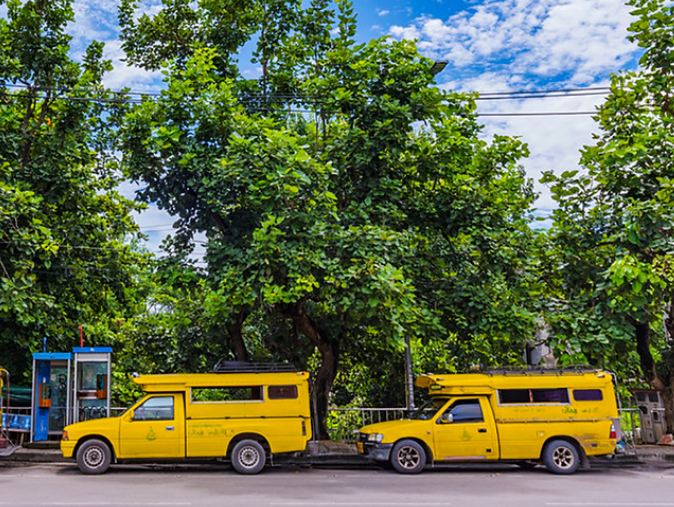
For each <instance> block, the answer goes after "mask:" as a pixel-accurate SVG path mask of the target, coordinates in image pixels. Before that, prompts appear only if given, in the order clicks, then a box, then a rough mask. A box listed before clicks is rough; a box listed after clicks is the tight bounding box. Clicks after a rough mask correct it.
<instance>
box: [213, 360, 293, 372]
mask: <svg viewBox="0 0 674 507" xmlns="http://www.w3.org/2000/svg"><path fill="white" fill-rule="evenodd" d="M296 371H298V370H297V368H296V367H295V365H293V364H290V363H253V362H248V361H218V362H217V363H216V365H215V366H214V367H213V373H268V372H296Z"/></svg>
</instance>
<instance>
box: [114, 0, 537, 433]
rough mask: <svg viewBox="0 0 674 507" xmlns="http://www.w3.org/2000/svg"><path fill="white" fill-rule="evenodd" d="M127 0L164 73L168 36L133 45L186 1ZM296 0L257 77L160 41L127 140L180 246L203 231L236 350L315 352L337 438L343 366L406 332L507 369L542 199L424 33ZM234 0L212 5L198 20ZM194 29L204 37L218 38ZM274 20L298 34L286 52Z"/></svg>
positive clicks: (522, 318) (319, 389) (215, 310)
mask: <svg viewBox="0 0 674 507" xmlns="http://www.w3.org/2000/svg"><path fill="white" fill-rule="evenodd" d="M124 5H125V6H126V7H125V9H127V10H126V11H124V13H123V16H122V18H121V22H122V25H123V27H124V30H125V32H124V33H125V36H126V37H127V42H126V46H125V47H126V49H127V51H128V52H129V55H130V58H132V59H134V61H136V62H139V63H141V64H143V65H145V66H146V67H147V68H154V67H156V66H157V65H158V64H159V60H157V59H155V56H156V51H155V49H153V48H158V47H159V46H160V44H159V42H157V43H156V44H155V43H154V42H152V44H150V43H149V42H148V43H147V44H143V45H141V44H138V43H137V42H138V41H141V40H142V41H146V42H147V41H150V40H151V41H162V40H164V39H163V38H162V37H169V38H173V37H174V35H173V34H172V33H168V32H163V35H162V36H161V37H158V36H157V35H156V33H155V31H154V28H152V27H157V26H160V24H161V23H164V22H168V21H167V20H169V17H170V16H172V12H173V9H174V8H176V5H183V3H182V2H174V1H168V0H167V1H166V2H165V3H164V9H163V10H162V11H160V12H159V13H158V14H157V15H156V16H154V17H152V18H150V17H147V16H146V17H143V18H141V21H139V22H138V23H136V22H132V21H131V19H132V18H133V16H132V12H133V9H131V7H130V6H132V4H131V3H129V2H125V3H124ZM279 5H281V4H279ZM284 5H285V7H284V9H285V10H284V11H283V12H284V13H285V14H284V15H282V16H281V15H279V16H278V17H269V16H264V17H263V18H262V19H260V20H259V25H257V27H256V29H257V32H256V34H257V35H256V37H257V39H254V40H256V42H257V50H256V52H255V58H256V59H257V60H258V61H259V62H260V63H262V64H263V74H262V76H261V79H260V80H259V81H247V80H244V79H241V78H239V77H238V74H237V73H236V72H234V71H232V70H231V69H230V65H229V63H231V62H233V61H234V60H233V59H232V57H231V55H232V52H233V50H232V48H231V47H228V48H226V49H225V48H224V47H223V46H221V45H218V44H205V43H204V44H201V42H195V43H194V44H191V45H190V46H189V48H188V49H189V51H186V52H185V51H183V50H184V49H185V47H181V48H176V49H175V50H171V49H170V47H169V45H168V44H164V45H163V48H164V49H165V50H166V51H165V52H164V53H162V56H161V58H160V59H162V58H163V59H164V60H165V61H166V64H164V72H165V74H166V90H165V91H164V92H162V94H161V97H160V98H158V99H157V100H156V101H147V102H145V103H143V104H141V105H139V106H138V107H136V108H134V109H133V110H132V111H131V112H130V113H129V115H128V117H127V120H126V122H125V126H124V130H123V145H122V150H123V152H124V153H125V170H126V173H127V175H128V176H129V177H130V178H132V179H134V180H139V181H143V182H144V184H145V188H146V190H145V191H144V193H143V197H144V198H145V199H146V200H148V201H150V200H151V201H155V202H157V203H158V204H159V205H160V206H161V207H163V208H165V209H167V210H168V211H169V212H171V213H172V214H174V215H176V217H177V218H178V221H177V226H178V228H179V232H178V234H177V236H176V239H175V246H176V247H177V248H178V249H182V250H183V251H189V249H190V248H191V246H190V245H191V242H192V238H193V235H194V234H196V233H197V232H201V233H205V234H206V236H207V238H208V243H207V255H206V261H207V262H208V272H207V274H206V286H205V287H204V290H205V291H206V290H210V291H211V292H210V295H207V296H206V300H207V301H208V312H209V315H211V316H213V317H214V319H215V320H219V321H220V323H221V325H222V326H223V327H225V328H226V329H227V331H228V334H229V338H230V340H231V343H232V345H233V348H234V349H235V351H236V355H237V357H238V358H240V359H243V358H246V357H249V355H250V354H249V351H248V348H249V345H250V344H251V343H252V342H253V341H255V338H254V337H245V336H244V333H243V331H244V330H248V331H253V332H256V333H261V334H258V336H260V337H261V339H262V340H263V341H264V342H265V343H266V345H267V346H268V349H269V351H270V352H271V353H272V355H275V356H276V357H285V358H287V359H289V360H292V361H294V362H296V363H297V364H298V365H299V366H302V367H310V366H312V365H313V364H314V363H313V362H312V360H311V357H312V355H313V353H314V351H315V350H317V351H318V354H319V356H320V360H319V361H318V364H316V372H315V373H316V374H315V378H314V380H315V393H316V395H317V399H318V410H319V412H320V413H321V419H322V424H323V426H322V431H323V432H324V430H325V426H324V423H325V410H326V409H327V400H328V395H329V393H330V392H331V390H332V386H333V381H334V379H335V375H336V374H337V372H338V371H339V364H340V359H341V358H345V360H347V359H348V360H349V361H355V362H357V363H358V364H359V365H362V366H359V367H360V368H372V367H374V365H376V364H377V363H381V364H390V361H389V360H382V358H384V357H388V356H390V355H391V352H392V351H400V350H401V349H402V347H403V346H404V341H405V337H406V336H409V337H411V338H413V339H415V340H422V341H423V342H432V341H436V340H437V343H438V345H437V347H438V348H443V347H444V348H446V350H448V351H450V352H448V356H453V357H455V358H456V357H457V356H460V358H459V361H460V363H461V364H457V365H456V367H457V368H458V367H461V366H464V365H465V364H467V363H468V364H469V363H470V362H473V360H474V359H475V357H476V354H474V353H473V352H474V351H481V352H480V353H479V354H478V355H479V360H480V361H494V360H496V361H499V362H504V359H503V358H506V359H505V362H509V361H512V355H513V350H517V346H515V347H514V346H513V343H518V342H519V343H523V340H524V338H525V337H528V336H529V335H530V334H531V329H532V328H533V325H532V323H533V322H534V313H533V312H532V310H531V308H529V306H528V301H529V293H528V290H529V289H528V288H529V286H530V284H531V273H530V266H529V265H528V261H527V259H528V258H529V255H528V248H529V246H530V245H531V242H532V232H531V230H530V229H529V227H528V224H529V220H530V219H529V216H528V209H529V206H530V205H531V202H532V199H533V193H532V191H531V186H530V183H529V182H528V181H527V180H526V178H525V177H524V174H523V171H522V169H521V168H520V167H519V166H518V165H517V163H518V160H519V159H520V158H521V157H523V156H526V155H527V150H526V147H525V146H524V145H523V144H522V143H521V142H520V141H519V140H517V139H513V138H507V137H497V138H495V139H494V140H493V141H492V142H491V143H487V142H486V141H484V140H482V139H481V138H480V126H479V125H478V124H477V121H476V114H475V104H474V98H473V97H471V96H467V95H460V94H454V93H445V92H441V91H439V90H438V89H437V88H435V87H433V86H432V85H433V77H432V75H431V73H430V70H429V69H430V66H431V62H430V61H428V60H427V59H425V58H423V57H421V56H420V55H419V54H418V52H417V49H416V47H415V46H414V44H412V43H410V42H407V41H403V42H392V41H390V40H386V39H379V40H373V41H370V42H369V43H367V44H363V45H356V44H355V43H354V41H353V40H352V36H353V34H354V33H355V19H354V17H353V12H352V8H351V5H350V4H349V3H348V2H345V1H340V2H338V3H337V11H336V12H333V11H331V10H330V8H329V6H328V3H327V2H324V1H322V0H316V1H314V2H310V3H309V4H308V5H306V6H305V7H304V8H300V7H299V6H298V5H296V4H294V3H286V4H284ZM224 6H229V3H228V2H219V1H214V2H209V3H208V4H201V5H200V6H198V7H196V8H195V13H194V14H193V16H194V17H195V19H206V18H208V17H209V16H213V15H214V13H216V12H219V9H222V8H224ZM256 8H258V9H259V8H262V7H260V6H257V7H256V5H255V4H250V7H249V9H250V12H252V11H254V10H255V9H256ZM247 9H248V7H247ZM246 12H249V11H246ZM171 19H173V18H171ZM174 21H175V20H174ZM172 26H173V25H172ZM200 26H201V25H200ZM181 28H185V25H181ZM336 28H339V30H335V29H336ZM186 30H187V33H189V34H190V35H189V37H186V36H184V35H181V39H183V40H190V41H205V40H209V37H212V36H213V33H214V32H213V31H212V27H210V26H209V27H205V28H203V29H202V28H199V27H197V26H196V24H195V25H191V26H190V27H189V29H188V28H186ZM270 30H277V31H278V30H281V31H282V32H283V36H281V37H279V38H278V39H277V40H276V41H275V44H269V39H268V38H267V35H266V34H269V33H270ZM249 34H250V30H249V31H248V32H246V33H243V32H241V33H240V34H238V35H232V37H233V38H231V39H230V40H234V38H236V37H239V39H237V40H239V41H243V40H244V39H245V40H248V39H247V37H249ZM205 46H208V47H205ZM145 47H148V48H149V49H147V50H145ZM239 50H240V47H239ZM223 62H228V63H227V65H224V64H223ZM215 316H217V317H215ZM474 342H477V343H479V344H481V345H479V346H474V345H471V344H472V343H474ZM258 343H259V342H258ZM484 343H488V344H489V345H482V344H484ZM440 344H441V345H440ZM443 357H445V356H443ZM445 364H448V362H446V363H445ZM436 366H437V363H436ZM401 373H402V372H401Z"/></svg>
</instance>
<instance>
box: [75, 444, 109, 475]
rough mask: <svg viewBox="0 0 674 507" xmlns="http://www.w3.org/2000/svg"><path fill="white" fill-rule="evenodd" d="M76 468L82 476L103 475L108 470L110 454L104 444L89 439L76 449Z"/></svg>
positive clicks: (106, 445)
mask: <svg viewBox="0 0 674 507" xmlns="http://www.w3.org/2000/svg"><path fill="white" fill-rule="evenodd" d="M76 459H77V466H78V467H79V469H80V470H81V471H82V473H84V474H89V475H96V474H103V473H105V472H106V471H107V470H108V467H109V466H110V461H112V453H111V452H110V447H108V444H106V443H105V442H103V441H101V440H98V439H91V440H87V441H86V442H84V443H83V444H82V445H81V446H80V447H79V449H77V456H76Z"/></svg>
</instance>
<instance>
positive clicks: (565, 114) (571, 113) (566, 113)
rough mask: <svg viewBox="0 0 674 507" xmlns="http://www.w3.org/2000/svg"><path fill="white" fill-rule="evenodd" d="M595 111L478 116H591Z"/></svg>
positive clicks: (480, 114)
mask: <svg viewBox="0 0 674 507" xmlns="http://www.w3.org/2000/svg"><path fill="white" fill-rule="evenodd" d="M595 114H597V111H558V112H543V111H541V112H531V113H526V112H525V113H479V114H478V116H480V117H483V116H490V117H499V116H501V117H512V116H515V117H517V116H592V115H595Z"/></svg>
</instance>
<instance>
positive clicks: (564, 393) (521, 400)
mask: <svg viewBox="0 0 674 507" xmlns="http://www.w3.org/2000/svg"><path fill="white" fill-rule="evenodd" d="M498 394H499V402H500V403H501V404H502V405H514V404H525V403H526V404H529V403H569V390H568V389H500V390H499V392H498Z"/></svg>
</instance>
